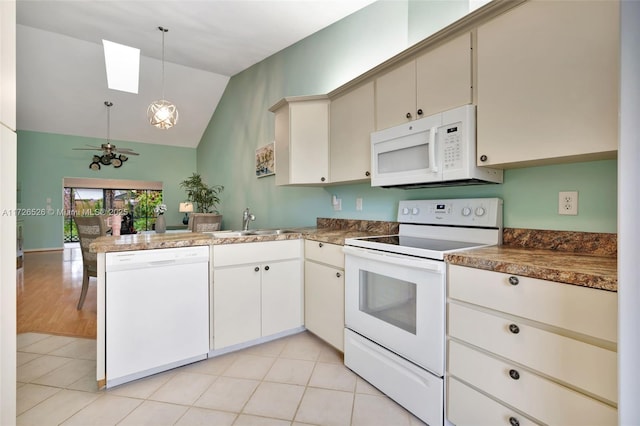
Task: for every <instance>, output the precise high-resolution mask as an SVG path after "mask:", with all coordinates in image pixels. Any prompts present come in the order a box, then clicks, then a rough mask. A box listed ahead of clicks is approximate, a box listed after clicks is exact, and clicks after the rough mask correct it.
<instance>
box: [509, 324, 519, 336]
mask: <svg viewBox="0 0 640 426" xmlns="http://www.w3.org/2000/svg"><path fill="white" fill-rule="evenodd" d="M509 331H510V332H512V333H513V334H518V333H520V327H518V326H517V325H515V324H509Z"/></svg>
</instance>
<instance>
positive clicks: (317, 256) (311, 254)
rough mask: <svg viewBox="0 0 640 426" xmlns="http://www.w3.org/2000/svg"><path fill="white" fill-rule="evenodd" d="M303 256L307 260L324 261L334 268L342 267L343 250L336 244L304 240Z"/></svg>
mask: <svg viewBox="0 0 640 426" xmlns="http://www.w3.org/2000/svg"><path fill="white" fill-rule="evenodd" d="M304 257H305V259H307V260H313V261H315V262H320V263H326V264H327V265H331V266H334V267H336V268H340V269H344V252H343V251H342V246H341V245H338V244H329V243H322V242H319V241H311V240H305V242H304Z"/></svg>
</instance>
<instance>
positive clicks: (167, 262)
mask: <svg viewBox="0 0 640 426" xmlns="http://www.w3.org/2000/svg"><path fill="white" fill-rule="evenodd" d="M174 263H176V260H175V259H169V260H155V261H151V262H147V265H149V266H163V265H173V264H174Z"/></svg>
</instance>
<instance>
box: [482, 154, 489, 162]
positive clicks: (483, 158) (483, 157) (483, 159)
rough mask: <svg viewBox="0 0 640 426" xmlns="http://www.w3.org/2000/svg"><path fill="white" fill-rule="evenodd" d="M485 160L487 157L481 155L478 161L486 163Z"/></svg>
mask: <svg viewBox="0 0 640 426" xmlns="http://www.w3.org/2000/svg"><path fill="white" fill-rule="evenodd" d="M487 160H488V158H487V156H486V155H481V156H480V161H483V162H484V161H487Z"/></svg>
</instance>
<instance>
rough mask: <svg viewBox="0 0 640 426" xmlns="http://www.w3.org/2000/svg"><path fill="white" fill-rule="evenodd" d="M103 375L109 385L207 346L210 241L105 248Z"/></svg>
mask: <svg viewBox="0 0 640 426" xmlns="http://www.w3.org/2000/svg"><path fill="white" fill-rule="evenodd" d="M105 270H106V286H105V287H106V294H105V304H106V307H105V333H106V348H105V352H106V354H105V355H106V379H107V384H106V386H107V387H113V386H116V385H119V384H122V383H125V382H129V381H131V380H135V379H139V378H141V377H144V376H148V375H151V374H155V373H158V372H160V371H164V370H169V369H171V368H175V367H179V366H181V365H185V364H189V363H192V362H194V361H198V360H201V359H204V358H206V357H207V353H208V352H209V246H198V247H183V248H167V249H154V250H136V251H123V252H114V253H107V254H106V264H105Z"/></svg>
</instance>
